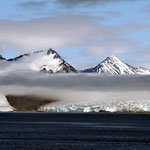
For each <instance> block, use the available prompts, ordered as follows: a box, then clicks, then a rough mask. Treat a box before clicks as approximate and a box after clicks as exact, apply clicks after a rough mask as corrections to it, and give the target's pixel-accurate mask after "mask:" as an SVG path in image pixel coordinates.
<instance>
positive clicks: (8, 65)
mask: <svg viewBox="0 0 150 150" xmlns="http://www.w3.org/2000/svg"><path fill="white" fill-rule="evenodd" d="M1 60H2V61H1V62H0V68H2V69H1V70H2V71H14V70H32V71H43V72H47V73H58V72H63V73H69V72H77V70H76V69H75V68H73V67H72V66H71V65H69V64H68V63H67V62H66V61H65V60H64V59H62V58H61V57H60V55H59V54H58V53H57V52H56V51H54V50H52V49H49V50H48V51H36V52H34V53H28V54H24V55H20V56H18V57H15V58H13V59H8V60H6V59H4V58H3V57H1Z"/></svg>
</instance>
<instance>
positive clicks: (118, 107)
mask: <svg viewBox="0 0 150 150" xmlns="http://www.w3.org/2000/svg"><path fill="white" fill-rule="evenodd" d="M39 111H44V112H72V113H83V112H84V113H89V112H95V113H100V112H111V113H115V112H119V113H125V112H126V113H127V112H135V113H137V112H139V113H140V112H150V100H126V101H121V100H120V101H118V100H116V101H115V100H113V101H112V100H111V101H109V103H108V102H102V103H97V104H96V103H95V104H90V103H89V104H88V103H87V104H86V103H85V104H83V103H82V104H71V105H58V106H57V105H56V106H51V105H46V106H43V107H40V108H39Z"/></svg>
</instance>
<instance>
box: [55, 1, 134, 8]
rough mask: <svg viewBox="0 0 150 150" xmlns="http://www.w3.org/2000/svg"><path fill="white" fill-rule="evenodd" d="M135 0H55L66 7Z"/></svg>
mask: <svg viewBox="0 0 150 150" xmlns="http://www.w3.org/2000/svg"><path fill="white" fill-rule="evenodd" d="M134 1H136V0H56V2H57V3H58V4H61V5H62V6H64V7H66V8H70V7H76V6H86V7H87V6H93V5H97V4H99V5H104V4H107V3H118V2H134Z"/></svg>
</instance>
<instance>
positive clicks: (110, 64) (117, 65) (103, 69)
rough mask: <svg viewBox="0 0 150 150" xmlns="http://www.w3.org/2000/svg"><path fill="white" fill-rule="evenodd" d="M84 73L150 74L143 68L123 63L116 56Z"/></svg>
mask: <svg viewBox="0 0 150 150" xmlns="http://www.w3.org/2000/svg"><path fill="white" fill-rule="evenodd" d="M83 72H88V73H99V74H111V75H124V74H150V70H148V69H143V68H136V67H132V66H130V65H128V64H127V63H124V62H122V61H121V60H119V59H118V58H117V57H116V56H114V55H112V56H110V57H107V58H106V59H105V60H104V61H102V62H100V63H99V64H98V65H97V66H96V67H94V68H89V69H85V70H84V71H83Z"/></svg>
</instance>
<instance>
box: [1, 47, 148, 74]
mask: <svg viewBox="0 0 150 150" xmlns="http://www.w3.org/2000/svg"><path fill="white" fill-rule="evenodd" d="M0 68H1V69H0V70H1V71H2V72H3V71H4V72H5V71H14V70H32V71H41V72H45V73H59V72H60V73H78V72H82V73H99V74H101V75H103V74H104V75H105V74H108V75H109V74H110V75H125V74H150V70H149V69H146V68H144V67H139V68H136V67H133V66H131V65H129V64H127V63H124V62H122V61H121V60H119V59H118V58H117V57H115V56H111V57H107V58H106V59H105V60H104V61H102V62H100V63H99V64H98V65H97V66H95V67H93V68H88V69H85V70H82V71H78V70H77V69H75V68H74V67H72V66H71V65H70V64H68V63H67V62H66V61H65V60H64V59H62V57H61V56H60V55H59V54H58V53H57V52H56V51H54V50H52V49H49V50H48V51H44V50H42V51H36V52H34V53H28V54H24V55H20V56H18V57H15V58H12V59H5V58H3V57H2V56H1V55H0Z"/></svg>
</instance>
